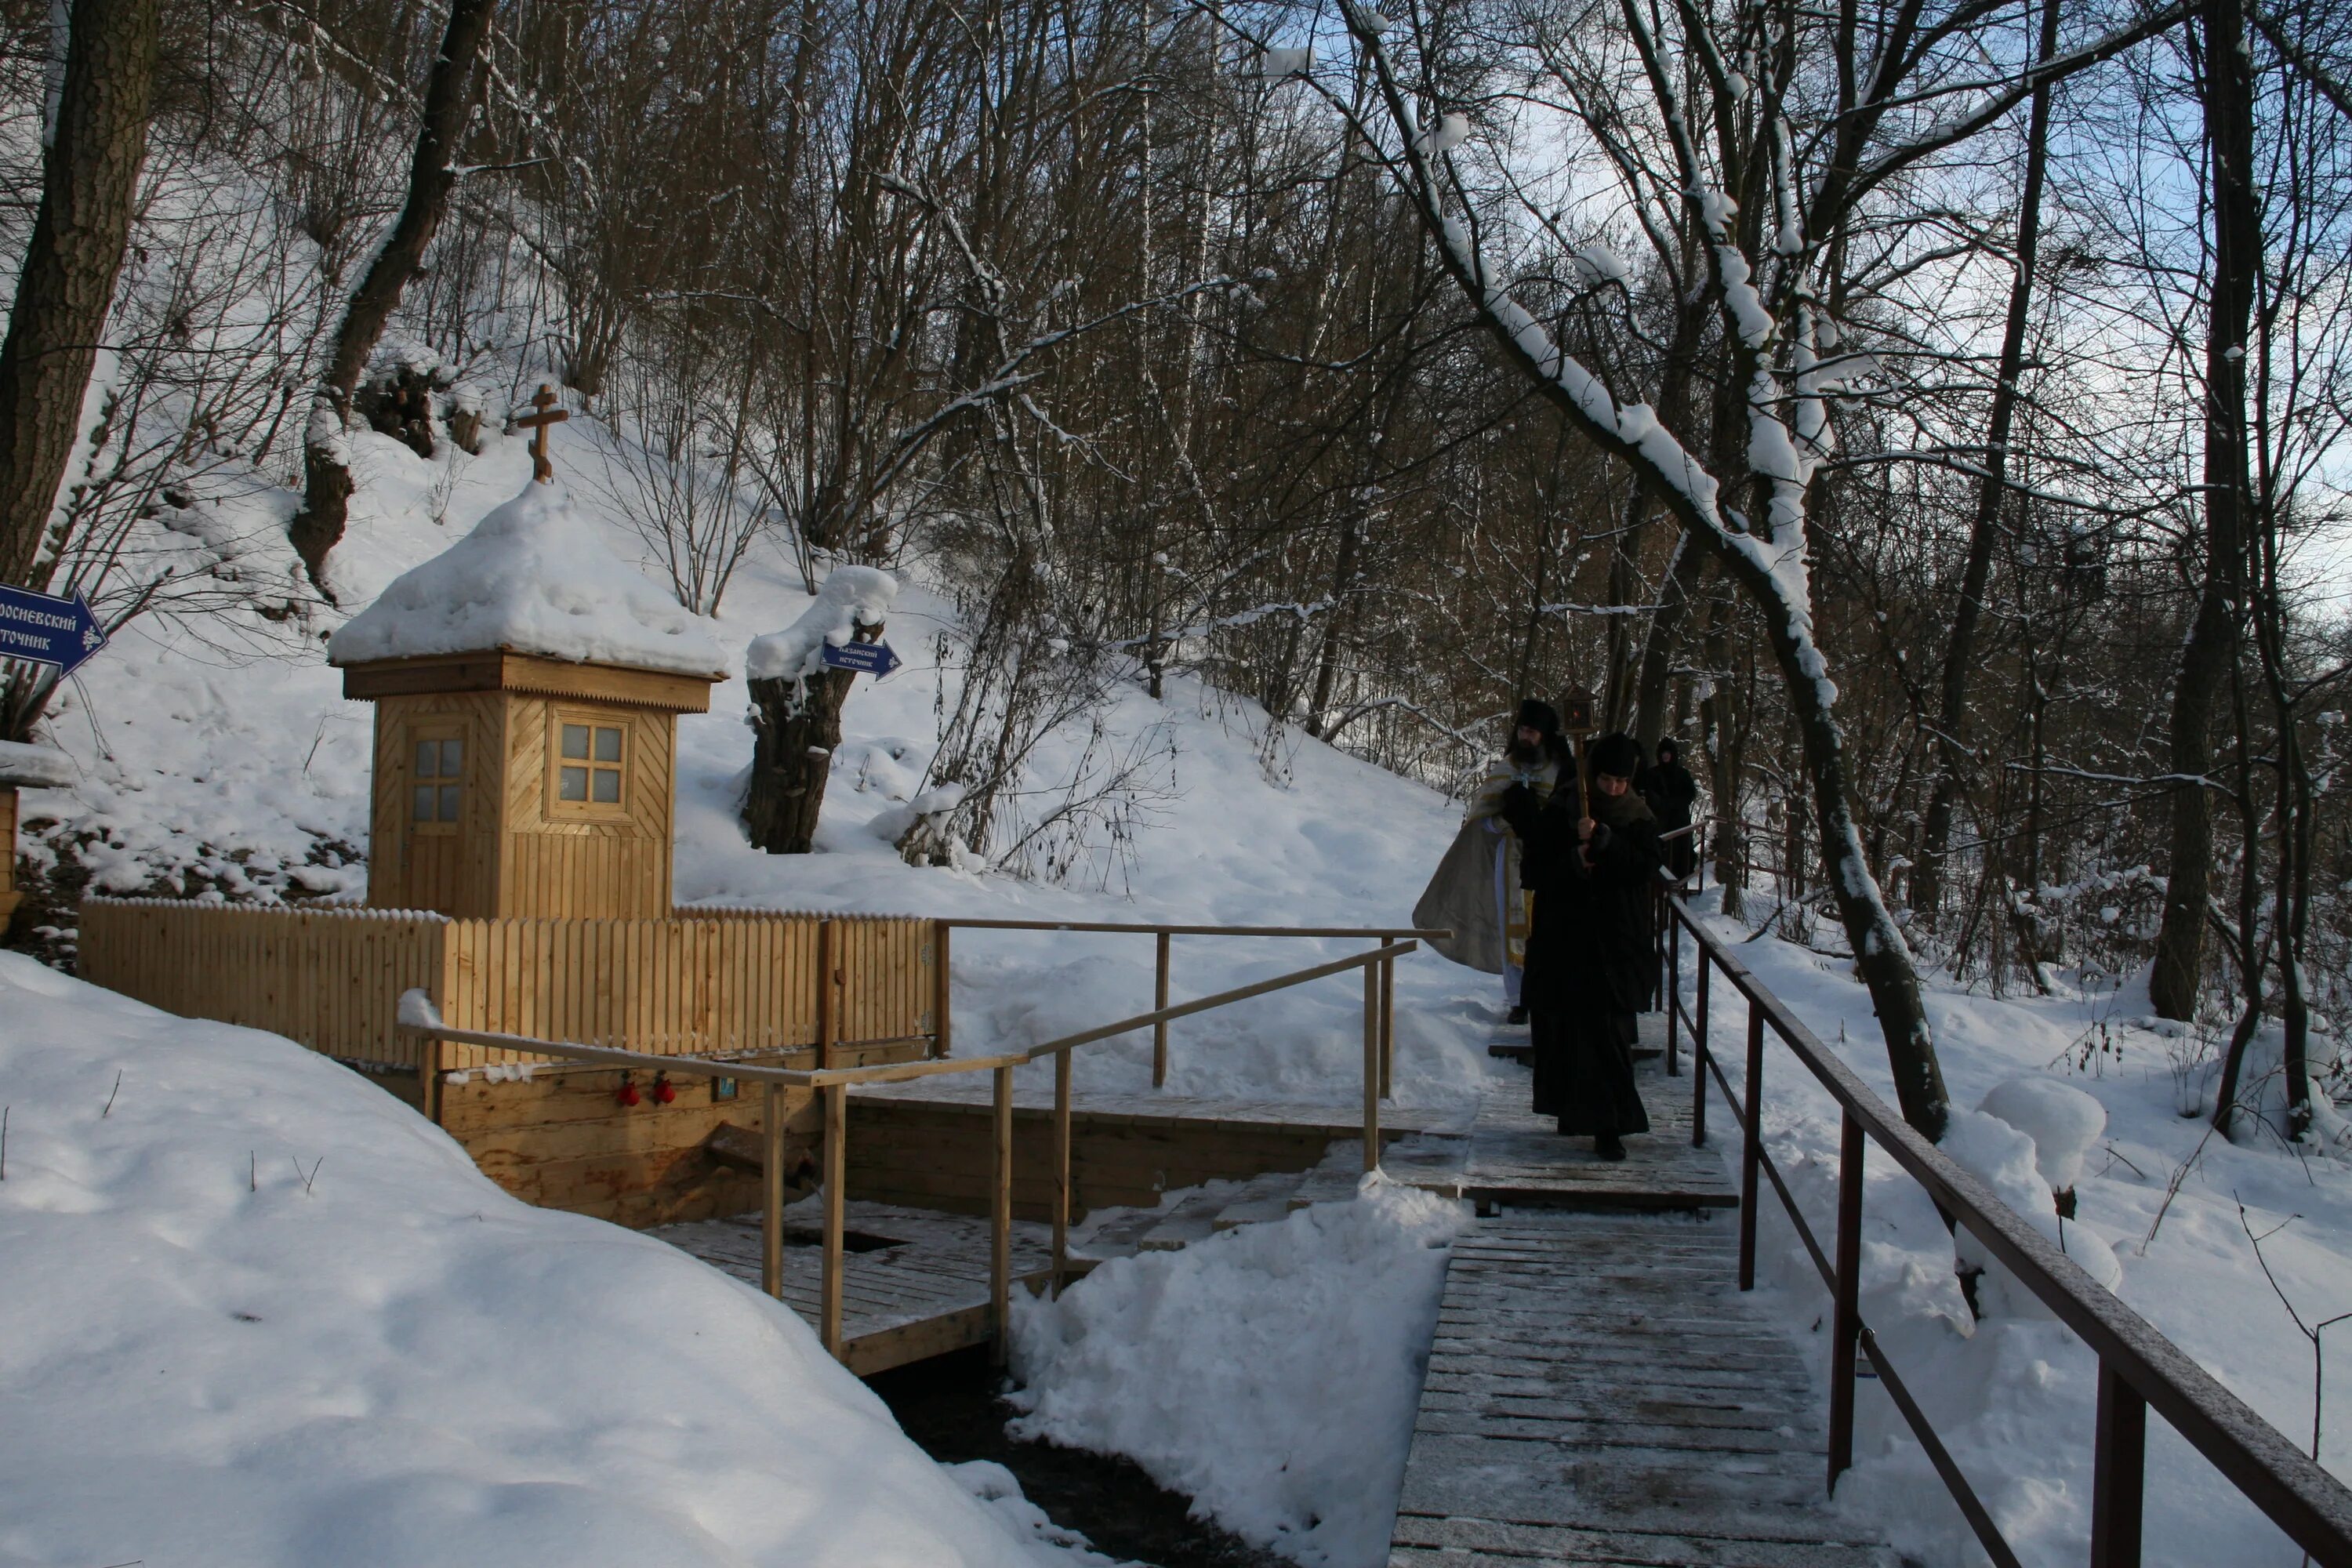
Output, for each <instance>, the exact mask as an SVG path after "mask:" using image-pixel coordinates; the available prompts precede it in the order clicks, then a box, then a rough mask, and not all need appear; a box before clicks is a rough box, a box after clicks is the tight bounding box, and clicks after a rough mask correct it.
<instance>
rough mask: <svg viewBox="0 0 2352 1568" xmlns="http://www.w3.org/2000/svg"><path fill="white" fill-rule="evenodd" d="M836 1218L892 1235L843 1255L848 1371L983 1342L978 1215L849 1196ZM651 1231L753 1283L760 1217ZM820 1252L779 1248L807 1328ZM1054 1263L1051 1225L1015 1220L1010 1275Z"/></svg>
mask: <svg viewBox="0 0 2352 1568" xmlns="http://www.w3.org/2000/svg"><path fill="white" fill-rule="evenodd" d="M816 1204H817V1200H815V1199H813V1198H812V1199H805V1200H803V1202H801V1203H799V1204H795V1205H793V1206H792V1207H790V1208H788V1209H786V1210H785V1211H784V1224H785V1226H786V1234H787V1237H794V1235H795V1233H799V1234H801V1235H806V1234H812V1233H814V1232H815V1231H816V1229H817V1227H818V1226H819V1225H820V1223H821V1222H822V1217H823V1215H822V1211H821V1210H820V1209H819V1208H818V1207H817V1206H816ZM843 1219H844V1226H845V1229H846V1230H847V1231H848V1232H849V1233H851V1234H852V1235H864V1236H872V1237H888V1238H889V1239H890V1240H891V1241H893V1242H894V1243H896V1245H894V1246H890V1247H878V1248H876V1249H874V1250H871V1251H866V1252H845V1253H844V1255H843V1258H842V1264H843V1269H842V1360H843V1362H844V1363H845V1364H846V1365H847V1366H848V1367H849V1370H850V1371H852V1372H854V1373H857V1374H858V1375H859V1376H861V1377H862V1376H866V1375H867V1374H869V1373H877V1372H885V1371H887V1370H888V1369H889V1368H891V1367H894V1366H902V1365H904V1364H905V1363H908V1362H910V1361H919V1360H921V1359H922V1358H923V1357H925V1356H931V1355H938V1354H940V1353H942V1352H946V1351H950V1350H958V1349H961V1348H962V1347H963V1346H966V1345H974V1344H983V1343H986V1342H987V1341H988V1339H989V1338H990V1336H991V1334H992V1324H991V1323H990V1321H989V1317H990V1313H989V1258H990V1248H989V1230H988V1226H989V1222H988V1220H987V1218H986V1217H985V1216H970V1215H948V1214H938V1213H934V1212H932V1211H930V1210H928V1209H911V1208H903V1207H900V1206H898V1205H893V1204H874V1203H856V1202H852V1203H849V1204H846V1205H844V1215H843ZM649 1234H651V1235H653V1236H656V1237H660V1238H661V1239H663V1240H664V1241H667V1242H669V1243H670V1244H671V1245H672V1246H675V1247H679V1248H680V1249H682V1250H684V1251H686V1252H688V1253H691V1254H693V1255H694V1256H695V1257H697V1258H700V1259H702V1261H704V1262H705V1263H708V1264H709V1265H711V1266H712V1267H713V1268H719V1269H721V1270H723V1271H724V1272H726V1273H729V1274H731V1275H733V1276H734V1277H735V1278H736V1279H740V1280H742V1281H744V1282H745V1283H746V1284H748V1285H750V1286H751V1287H752V1288H753V1289H758V1287H759V1284H760V1216H759V1215H740V1216H737V1217H734V1218H730V1219H711V1220H697V1221H694V1222H692V1223H689V1224H686V1225H669V1226H659V1227H657V1228H656V1229H655V1230H653V1231H651V1232H650V1233H649ZM823 1256H824V1249H823V1248H822V1247H814V1246H810V1245H808V1244H807V1243H806V1242H804V1241H798V1240H796V1239H788V1241H787V1244H786V1246H785V1247H784V1278H783V1295H782V1299H783V1301H784V1303H785V1305H787V1306H789V1307H791V1308H792V1309H793V1311H795V1312H797V1313H799V1314H800V1315H801V1317H802V1318H803V1319H804V1320H806V1321H807V1322H808V1324H809V1326H810V1327H811V1328H814V1327H816V1326H817V1323H818V1319H819V1314H820V1312H821V1311H822V1283H821V1272H822V1262H823ZM1052 1264H1053V1252H1052V1232H1051V1230H1050V1229H1049V1228H1048V1227H1047V1226H1042V1225H1031V1224H1027V1223H1025V1222H1019V1221H1016V1222H1015V1223H1014V1224H1013V1282H1014V1283H1015V1284H1016V1285H1025V1284H1034V1283H1039V1282H1043V1281H1044V1280H1045V1279H1046V1278H1047V1277H1048V1275H1049V1274H1050V1272H1051V1269H1052Z"/></svg>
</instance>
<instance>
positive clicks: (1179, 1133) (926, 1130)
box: [845, 1095, 1331, 1220]
mask: <svg viewBox="0 0 2352 1568" xmlns="http://www.w3.org/2000/svg"><path fill="white" fill-rule="evenodd" d="M1330 1142H1331V1133H1330V1131H1329V1130H1328V1129H1323V1128H1314V1127H1282V1126H1276V1125H1273V1124H1260V1125H1248V1124H1242V1123H1234V1122H1222V1121H1197V1120H1185V1119H1181V1118H1176V1117H1168V1118H1145V1117H1136V1116H1110V1117H1096V1116H1089V1115H1087V1113H1085V1112H1083V1111H1081V1112H1078V1113H1076V1114H1075V1115H1073V1117H1072V1118H1071V1122H1070V1215H1071V1217H1072V1218H1073V1219H1080V1218H1083V1217H1085V1215H1086V1213H1087V1211H1088V1210H1090V1209H1097V1208H1150V1207H1151V1206H1152V1205H1154V1204H1157V1203H1158V1202H1159V1201H1160V1194H1161V1193H1163V1192H1169V1191H1172V1190H1174V1189H1176V1188H1178V1187H1192V1186H1198V1185H1199V1184H1202V1182H1208V1181H1246V1180H1248V1179H1249V1178H1250V1177H1252V1176H1255V1175H1259V1174H1261V1173H1265V1172H1267V1171H1304V1170H1307V1168H1309V1167H1310V1166H1312V1165H1314V1164H1315V1163H1317V1162H1318V1161H1319V1160H1321V1159H1322V1158H1323V1155H1324V1153H1325V1152H1326V1151H1327V1150H1328V1148H1329V1147H1330ZM1053 1154H1054V1119H1053V1113H1052V1112H1051V1111H1049V1110H1045V1109H1044V1108H1042V1107H1034V1106H1022V1107H1018V1108H1016V1109H1015V1110H1013V1215H1014V1217H1015V1218H1018V1219H1029V1220H1049V1219H1051V1218H1052V1217H1053V1197H1054V1180H1053ZM845 1155H846V1163H847V1166H848V1181H847V1183H846V1184H845V1186H846V1189H847V1195H848V1196H849V1197H850V1198H852V1199H855V1200H861V1201H871V1202H875V1203H887V1204H904V1205H908V1206H909V1207H912V1208H930V1209H944V1210H946V1211H947V1212H949V1213H950V1214H986V1213H988V1212H989V1198H990V1194H991V1191H992V1187H993V1185H994V1181H995V1144H994V1127H993V1121H992V1108H991V1107H990V1106H989V1105H987V1104H985V1103H974V1104H971V1105H942V1104H940V1103H937V1102H918V1103H907V1102H903V1101H897V1100H890V1099H888V1098H887V1097H883V1096H874V1097H871V1098H869V1097H866V1096H859V1095H853V1096H851V1097H850V1101H849V1140H848V1147H847V1149H846V1150H845Z"/></svg>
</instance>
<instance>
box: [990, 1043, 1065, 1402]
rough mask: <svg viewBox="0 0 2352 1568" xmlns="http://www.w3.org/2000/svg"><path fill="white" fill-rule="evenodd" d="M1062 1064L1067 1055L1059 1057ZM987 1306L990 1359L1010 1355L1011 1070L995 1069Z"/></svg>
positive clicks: (1000, 1361)
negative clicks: (992, 1342)
mask: <svg viewBox="0 0 2352 1568" xmlns="http://www.w3.org/2000/svg"><path fill="white" fill-rule="evenodd" d="M1062 1058H1063V1059H1064V1060H1065V1061H1066V1060H1068V1059H1069V1053H1068V1052H1067V1051H1065V1052H1063V1053H1062ZM988 1303H989V1321H990V1326H991V1327H992V1328H993V1329H994V1331H995V1335H996V1340H995V1345H994V1348H993V1349H992V1352H991V1359H992V1361H993V1362H994V1363H996V1364H997V1365H998V1366H1003V1364H1004V1363H1006V1362H1007V1361H1009V1360H1011V1359H1012V1352H1013V1069H1012V1068H1009V1067H1002V1068H997V1069H996V1181H995V1184H994V1187H993V1189H992V1192H991V1193H990V1195H989V1204H988Z"/></svg>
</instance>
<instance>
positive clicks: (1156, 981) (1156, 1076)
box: [1151, 931, 1168, 1089]
mask: <svg viewBox="0 0 2352 1568" xmlns="http://www.w3.org/2000/svg"><path fill="white" fill-rule="evenodd" d="M1167 1005H1168V933H1167V932H1166V931H1161V932H1160V962H1159V970H1158V973H1156V974H1155V975H1154V977H1153V979H1152V982H1151V1010H1152V1011H1153V1012H1155V1013H1157V1012H1159V1011H1160V1009H1161V1008H1163V1007H1165V1006H1167ZM1167 1084H1168V1020H1167V1019H1165V1018H1162V1019H1160V1022H1158V1023H1157V1024H1154V1025H1152V1026H1151V1087H1152V1088H1154V1089H1164V1088H1166V1087H1167Z"/></svg>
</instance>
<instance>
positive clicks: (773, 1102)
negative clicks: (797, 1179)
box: [760, 1083, 784, 1300]
mask: <svg viewBox="0 0 2352 1568" xmlns="http://www.w3.org/2000/svg"><path fill="white" fill-rule="evenodd" d="M783 1210H784V1086H783V1085H782V1084H780V1083H769V1084H762V1085H761V1086H760V1289H762V1290H765V1291H766V1292H767V1293H768V1294H769V1295H771V1296H773V1297H775V1298H776V1299H777V1300H782V1299H783V1294H784V1214H783Z"/></svg>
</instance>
